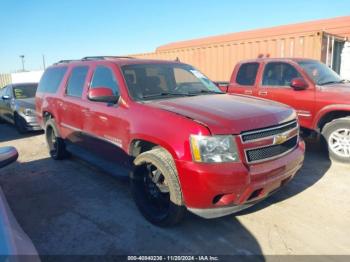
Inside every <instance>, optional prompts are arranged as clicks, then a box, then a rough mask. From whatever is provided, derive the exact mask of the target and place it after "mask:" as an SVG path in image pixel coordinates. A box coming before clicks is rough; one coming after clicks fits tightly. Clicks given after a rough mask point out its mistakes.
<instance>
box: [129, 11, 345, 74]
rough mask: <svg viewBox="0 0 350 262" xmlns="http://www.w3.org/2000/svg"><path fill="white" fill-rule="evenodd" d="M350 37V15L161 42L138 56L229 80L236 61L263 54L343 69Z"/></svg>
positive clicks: (136, 55)
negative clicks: (176, 62) (191, 67)
mask: <svg viewBox="0 0 350 262" xmlns="http://www.w3.org/2000/svg"><path fill="white" fill-rule="evenodd" d="M348 38H350V16H346V17H338V18H332V19H325V20H319V21H313V22H306V23H299V24H292V25H284V26H278V27H272V28H266V29H259V30H252V31H246V32H239V33H233V34H227V35H221V36H214V37H207V38H202V39H195V40H190V41H182V42H176V43H171V44H167V45H163V46H160V47H158V48H157V49H156V51H155V52H153V53H143V54H135V55H131V56H134V57H138V58H151V59H165V60H174V59H176V58H178V59H180V60H181V61H182V62H185V63H189V64H192V65H194V66H196V67H197V68H199V69H200V70H201V71H202V72H204V73H205V74H206V75H207V76H209V77H210V78H211V79H213V80H215V81H228V80H229V78H230V75H231V72H232V70H233V67H234V66H235V64H236V63H237V62H238V61H240V60H243V59H251V58H256V57H258V56H260V55H264V56H270V57H306V58H313V59H317V60H320V61H322V62H324V63H326V64H327V65H328V66H330V67H332V68H333V69H334V70H335V71H337V72H340V65H341V52H342V49H343V46H344V43H345V41H346V40H347V39H348Z"/></svg>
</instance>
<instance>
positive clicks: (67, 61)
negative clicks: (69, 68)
mask: <svg viewBox="0 0 350 262" xmlns="http://www.w3.org/2000/svg"><path fill="white" fill-rule="evenodd" d="M76 61H79V60H76V59H70V60H68V59H67V60H60V61H58V62H56V63H54V65H58V64H68V63H70V62H76Z"/></svg>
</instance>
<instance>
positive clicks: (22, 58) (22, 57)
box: [19, 55, 24, 72]
mask: <svg viewBox="0 0 350 262" xmlns="http://www.w3.org/2000/svg"><path fill="white" fill-rule="evenodd" d="M19 57H20V58H21V60H22V71H23V72H24V55H20V56H19Z"/></svg>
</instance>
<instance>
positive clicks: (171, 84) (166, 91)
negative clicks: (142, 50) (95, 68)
mask: <svg viewBox="0 0 350 262" xmlns="http://www.w3.org/2000/svg"><path fill="white" fill-rule="evenodd" d="M122 72H123V75H124V78H125V81H126V83H127V85H128V89H129V93H130V95H131V97H132V98H133V99H135V100H152V99H161V98H168V97H180V96H195V95H203V94H222V92H221V90H220V89H219V88H218V87H217V86H216V85H215V84H214V83H213V82H211V81H210V80H209V79H208V78H207V77H206V76H204V75H203V74H202V73H200V72H199V71H198V70H196V69H195V68H193V67H191V66H188V65H181V64H180V65H178V64H139V65H127V66H123V67H122Z"/></svg>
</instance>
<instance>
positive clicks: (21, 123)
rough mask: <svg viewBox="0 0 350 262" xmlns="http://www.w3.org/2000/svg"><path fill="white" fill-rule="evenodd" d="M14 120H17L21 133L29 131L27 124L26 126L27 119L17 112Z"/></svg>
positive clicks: (17, 126) (16, 124)
mask: <svg viewBox="0 0 350 262" xmlns="http://www.w3.org/2000/svg"><path fill="white" fill-rule="evenodd" d="M14 120H15V126H16V129H17V131H18V133H20V134H25V133H27V132H28V130H27V128H26V126H25V120H24V119H23V118H22V117H21V116H19V115H18V114H17V113H15V115H14Z"/></svg>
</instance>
